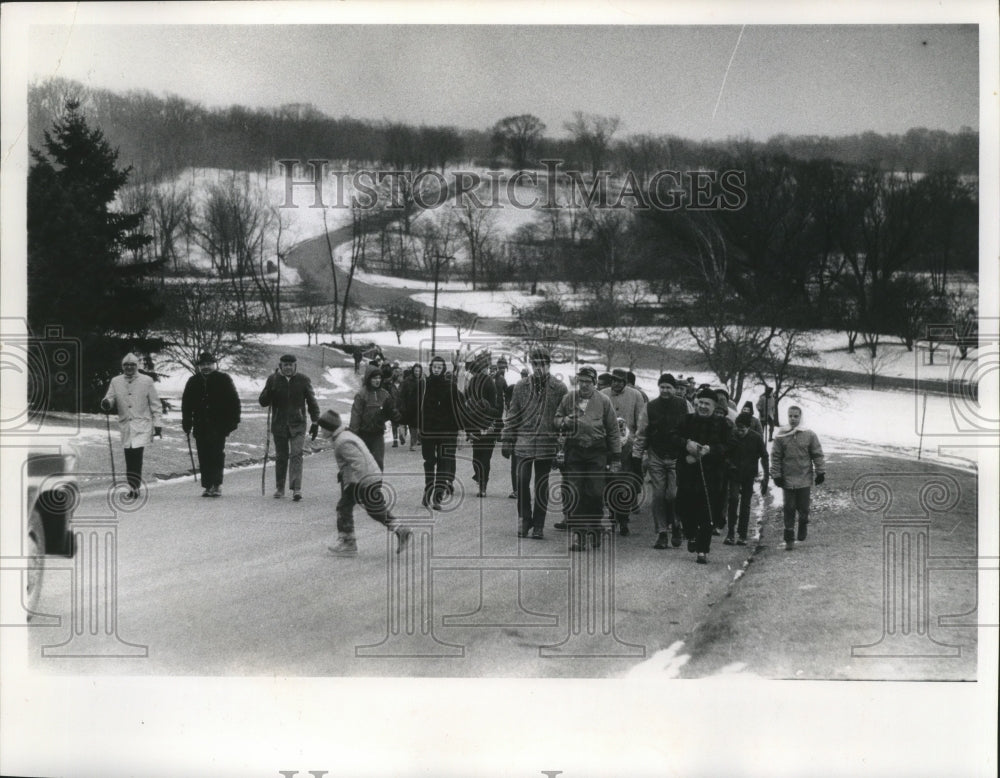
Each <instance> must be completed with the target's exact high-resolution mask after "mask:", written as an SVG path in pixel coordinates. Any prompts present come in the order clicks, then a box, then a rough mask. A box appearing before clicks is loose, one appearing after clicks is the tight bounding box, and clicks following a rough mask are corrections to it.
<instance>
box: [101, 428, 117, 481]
mask: <svg viewBox="0 0 1000 778" xmlns="http://www.w3.org/2000/svg"><path fill="white" fill-rule="evenodd" d="M104 423H105V425H106V426H107V428H108V458H109V459H111V485H112V486H117V485H118V478H117V476H116V475H115V450H114V448H113V447H112V445H111V417H110V416H107V415H106V416H105V417H104Z"/></svg>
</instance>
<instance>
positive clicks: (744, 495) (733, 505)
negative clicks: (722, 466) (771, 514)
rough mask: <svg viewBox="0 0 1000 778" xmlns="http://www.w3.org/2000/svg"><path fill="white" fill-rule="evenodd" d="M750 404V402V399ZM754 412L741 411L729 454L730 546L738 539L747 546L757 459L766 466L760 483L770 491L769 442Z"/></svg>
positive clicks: (727, 537)
mask: <svg viewBox="0 0 1000 778" xmlns="http://www.w3.org/2000/svg"><path fill="white" fill-rule="evenodd" d="M747 404H748V405H749V403H747ZM751 421H753V416H752V415H751V414H749V413H741V414H740V415H739V416H737V417H736V426H735V432H734V433H733V437H732V438H731V439H730V441H729V444H730V447H729V452H728V455H727V459H728V461H727V468H726V469H727V472H726V478H727V480H728V481H729V492H728V522H727V525H726V526H727V531H726V539H725V540H724V541H723V543H725V544H726V545H727V546H731V545H733V544H734V543H735V544H736V545H738V546H745V545H746V542H747V530H748V528H749V525H750V502H751V500H752V499H753V482H754V480H755V479H756V478H757V463H758V462H760V463H761V464H762V465H763V468H764V480H763V481H761V483H760V493H761V496H763V495H765V494H767V483H768V479H769V477H770V476H769V472H768V471H769V467H770V463H769V462H768V457H767V444H766V443H764V437H763V435H761V434H760V433H758V432H757V431H756V430H753V429H751V424H750V422H751Z"/></svg>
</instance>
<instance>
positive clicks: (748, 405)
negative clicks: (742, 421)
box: [740, 400, 764, 438]
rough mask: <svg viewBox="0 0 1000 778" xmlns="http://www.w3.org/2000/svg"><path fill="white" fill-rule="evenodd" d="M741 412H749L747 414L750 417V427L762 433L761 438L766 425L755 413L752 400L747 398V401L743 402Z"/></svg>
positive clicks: (759, 433)
mask: <svg viewBox="0 0 1000 778" xmlns="http://www.w3.org/2000/svg"><path fill="white" fill-rule="evenodd" d="M740 413H741V414H743V413H745V414H747V416H749V417H750V429H752V430H753V431H754V432H756V433H757V434H758V435H760V436H761V438H763V437H764V427H763V425H762V424H761V423H760V420H759V419H758V418H757V417H756V416H754V415H753V403H752V402H750V401H749V400H747V401H746V402H745V403H743V407H742V408H741V409H740Z"/></svg>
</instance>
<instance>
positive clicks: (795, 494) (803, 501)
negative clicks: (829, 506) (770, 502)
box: [782, 486, 812, 540]
mask: <svg viewBox="0 0 1000 778" xmlns="http://www.w3.org/2000/svg"><path fill="white" fill-rule="evenodd" d="M811 491H812V487H809V486H803V487H801V488H800V489H783V490H782V492H783V497H784V505H783V507H782V510H783V511H784V514H785V540H789V533H793V534H794V532H795V514H796V512H798V514H799V524H800V525H802V524H808V523H809V495H810V493H811Z"/></svg>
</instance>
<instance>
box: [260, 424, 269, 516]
mask: <svg viewBox="0 0 1000 778" xmlns="http://www.w3.org/2000/svg"><path fill="white" fill-rule="evenodd" d="M270 451H271V406H270V405H268V406H267V426H266V427H265V428H264V467H262V468H261V470H260V496H261V497H263V496H264V494H265V493H266V492H267V487H266V486H265V484H266V478H267V455H268V453H270Z"/></svg>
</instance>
